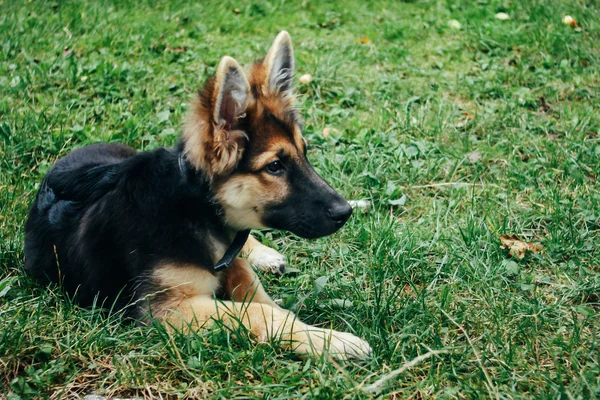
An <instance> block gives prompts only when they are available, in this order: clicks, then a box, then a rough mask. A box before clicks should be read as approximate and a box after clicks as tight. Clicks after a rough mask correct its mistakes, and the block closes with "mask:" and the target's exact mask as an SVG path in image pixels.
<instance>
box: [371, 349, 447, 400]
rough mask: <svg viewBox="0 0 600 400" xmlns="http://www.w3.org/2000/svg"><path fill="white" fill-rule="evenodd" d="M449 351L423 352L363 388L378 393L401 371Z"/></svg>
mask: <svg viewBox="0 0 600 400" xmlns="http://www.w3.org/2000/svg"><path fill="white" fill-rule="evenodd" d="M447 352H448V351H446V350H431V351H428V352H427V353H425V354H421V355H420V356H418V357H415V358H414V359H413V360H412V361H409V362H407V363H405V364H404V365H403V366H401V367H400V368H398V369H395V370H393V371H391V372H388V373H387V374H385V375H384V376H382V377H381V378H379V379H377V380H376V381H375V382H373V383H372V384H370V385H368V386H365V387H363V388H362V390H363V391H364V392H366V393H373V394H377V393H379V392H380V391H381V390H383V389H384V387H385V385H386V383H387V382H388V381H389V380H391V379H393V378H395V377H396V376H398V375H400V374H401V373H403V372H405V371H407V370H409V369H411V368H413V367H414V366H415V365H417V364H419V363H420V362H421V361H424V360H427V359H428V358H430V357H432V356H435V355H438V354H444V353H447Z"/></svg>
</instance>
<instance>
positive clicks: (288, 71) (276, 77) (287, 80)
mask: <svg viewBox="0 0 600 400" xmlns="http://www.w3.org/2000/svg"><path fill="white" fill-rule="evenodd" d="M263 62H264V65H265V67H266V72H267V77H266V82H265V86H266V89H267V92H268V93H271V94H280V95H282V96H291V95H292V79H293V77H294V49H293V48H292V39H291V38H290V34H289V33H287V32H286V31H281V32H280V33H279V35H277V37H276V38H275V41H274V42H273V44H272V45H271V48H270V49H269V52H268V53H267V56H266V57H265V59H264V61H263Z"/></svg>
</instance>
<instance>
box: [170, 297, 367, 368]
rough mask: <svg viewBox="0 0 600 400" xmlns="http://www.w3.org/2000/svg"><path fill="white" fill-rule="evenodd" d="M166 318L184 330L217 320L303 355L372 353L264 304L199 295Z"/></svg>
mask: <svg viewBox="0 0 600 400" xmlns="http://www.w3.org/2000/svg"><path fill="white" fill-rule="evenodd" d="M163 319H164V320H165V322H167V323H168V324H169V325H170V326H172V327H174V328H176V329H184V330H186V329H188V328H191V329H200V328H203V327H207V326H210V325H211V324H212V323H214V321H215V320H219V321H221V322H222V323H224V324H225V325H227V326H228V327H230V328H231V329H234V330H235V329H238V328H240V326H243V327H244V328H245V329H247V330H248V331H250V332H252V334H253V335H254V336H255V337H256V339H257V340H258V341H259V342H268V341H269V340H271V339H275V340H281V345H282V347H284V348H290V349H292V350H294V351H295V352H296V353H298V354H302V355H306V354H315V355H320V354H322V353H323V352H328V353H329V354H331V355H332V356H333V357H335V358H338V359H347V358H356V359H364V358H366V357H368V356H369V354H371V347H370V346H369V344H368V343H367V342H365V341H364V340H362V339H360V338H358V337H356V336H354V335H352V334H350V333H343V332H337V331H334V330H330V329H321V328H316V327H313V326H310V325H307V324H304V323H302V322H300V321H299V320H297V319H296V316H295V315H294V314H293V313H292V312H290V311H285V310H282V309H280V308H275V307H272V306H270V305H267V304H262V303H256V302H252V303H236V302H231V301H224V302H221V301H218V300H215V299H213V298H211V297H209V296H195V297H191V298H187V299H184V300H182V301H181V302H180V303H179V304H178V305H177V306H176V307H175V308H174V309H172V310H171V312H167V313H166V314H165V315H164V316H163Z"/></svg>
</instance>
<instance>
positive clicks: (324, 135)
mask: <svg viewBox="0 0 600 400" xmlns="http://www.w3.org/2000/svg"><path fill="white" fill-rule="evenodd" d="M327 136H329V128H325V129H323V137H324V138H327Z"/></svg>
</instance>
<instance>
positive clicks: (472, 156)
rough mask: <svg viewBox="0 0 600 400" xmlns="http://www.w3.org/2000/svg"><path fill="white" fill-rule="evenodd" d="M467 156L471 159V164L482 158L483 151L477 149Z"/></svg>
mask: <svg viewBox="0 0 600 400" xmlns="http://www.w3.org/2000/svg"><path fill="white" fill-rule="evenodd" d="M465 156H467V158H468V159H469V161H471V164H475V163H476V162H477V161H479V160H481V153H480V152H478V151H477V150H475V151H473V152H471V153H468V154H465Z"/></svg>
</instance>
